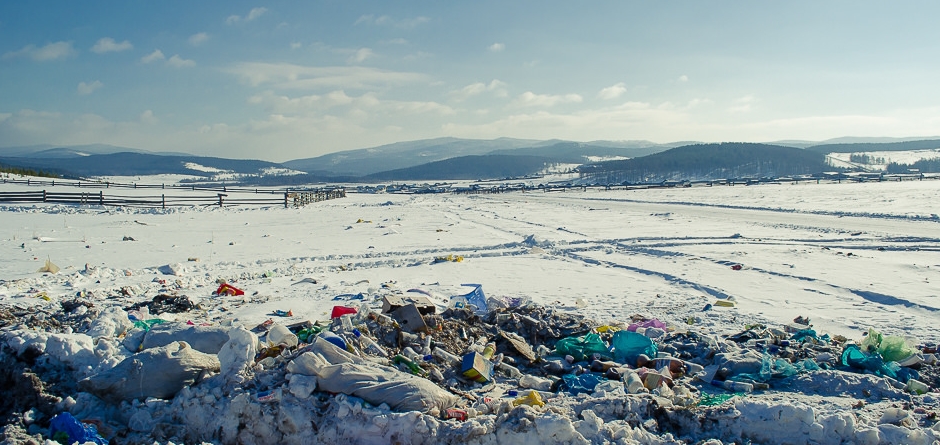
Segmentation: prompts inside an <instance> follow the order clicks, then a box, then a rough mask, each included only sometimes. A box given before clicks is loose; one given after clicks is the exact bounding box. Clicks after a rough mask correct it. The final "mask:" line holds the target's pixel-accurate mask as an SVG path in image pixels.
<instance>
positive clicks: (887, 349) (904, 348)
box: [878, 335, 917, 362]
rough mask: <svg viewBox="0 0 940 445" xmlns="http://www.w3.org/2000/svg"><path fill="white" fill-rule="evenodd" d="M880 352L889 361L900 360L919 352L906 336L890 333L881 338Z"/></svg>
mask: <svg viewBox="0 0 940 445" xmlns="http://www.w3.org/2000/svg"><path fill="white" fill-rule="evenodd" d="M878 352H880V353H881V356H882V357H884V359H885V360H887V361H889V362H899V361H901V360H904V359H906V358H908V357H910V356H912V355H914V354H916V353H917V349H916V348H914V347H913V346H911V344H910V343H909V342H908V341H907V339H905V338H904V337H898V336H894V335H889V336H886V337H884V338H883V339H882V340H881V345H879V346H878Z"/></svg>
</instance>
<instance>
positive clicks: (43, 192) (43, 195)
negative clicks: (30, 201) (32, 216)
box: [42, 190, 46, 202]
mask: <svg viewBox="0 0 940 445" xmlns="http://www.w3.org/2000/svg"><path fill="white" fill-rule="evenodd" d="M42 202H46V191H45V190H43V191H42Z"/></svg>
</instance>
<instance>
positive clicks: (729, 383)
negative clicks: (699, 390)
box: [712, 380, 754, 392]
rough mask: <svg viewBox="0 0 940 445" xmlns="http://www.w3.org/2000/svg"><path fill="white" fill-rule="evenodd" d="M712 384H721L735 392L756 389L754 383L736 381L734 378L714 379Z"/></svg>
mask: <svg viewBox="0 0 940 445" xmlns="http://www.w3.org/2000/svg"><path fill="white" fill-rule="evenodd" d="M712 385H715V386H720V387H722V388H724V389H727V390H728V391H734V392H751V391H754V385H752V384H750V383H744V382H735V381H734V380H712Z"/></svg>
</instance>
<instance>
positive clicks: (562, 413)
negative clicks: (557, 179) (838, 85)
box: [0, 180, 940, 444]
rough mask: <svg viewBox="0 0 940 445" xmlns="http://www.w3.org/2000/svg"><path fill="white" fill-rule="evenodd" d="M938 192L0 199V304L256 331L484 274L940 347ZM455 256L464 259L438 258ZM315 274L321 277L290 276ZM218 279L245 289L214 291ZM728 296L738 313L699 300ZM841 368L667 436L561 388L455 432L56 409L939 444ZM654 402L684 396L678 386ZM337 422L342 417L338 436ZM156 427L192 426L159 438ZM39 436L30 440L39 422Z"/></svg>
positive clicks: (906, 399)
mask: <svg viewBox="0 0 940 445" xmlns="http://www.w3.org/2000/svg"><path fill="white" fill-rule="evenodd" d="M142 182H145V181H142ZM3 187H4V188H5V189H6V190H10V189H14V187H16V186H11V185H5V186H3ZM938 195H940V181H937V180H925V181H909V182H885V183H865V184H819V185H817V184H808V183H804V184H799V185H761V186H749V187H744V186H734V187H727V186H723V187H719V186H715V187H697V188H689V189H663V190H634V191H586V192H582V191H569V192H553V193H542V192H535V193H508V194H495V195H469V196H467V195H385V194H377V195H360V194H350V195H349V196H348V197H347V198H344V199H338V200H333V201H326V202H321V203H316V204H314V205H310V206H308V207H305V208H299V209H294V208H292V209H285V208H279V207H271V208H250V207H236V208H223V209H220V208H215V207H212V208H199V209H172V210H167V211H159V210H139V209H127V210H125V209H114V208H99V207H82V208H78V207H69V206H32V205H29V206H18V205H5V206H3V207H2V208H0V220H2V224H0V299H2V303H5V304H9V305H17V306H20V307H37V308H52V307H58V305H59V302H61V301H65V300H68V299H73V298H75V297H76V296H82V297H86V298H89V299H90V300H91V301H92V302H94V304H95V305H98V306H100V307H108V306H111V305H120V306H126V305H127V304H128V303H130V302H134V301H145V300H149V299H151V298H153V297H154V296H156V295H158V294H160V293H163V292H167V291H168V290H172V291H173V292H174V293H176V294H179V295H186V296H188V297H189V298H190V299H192V300H193V301H195V302H198V303H201V304H202V307H203V308H204V310H201V311H195V312H190V313H185V314H179V315H178V316H177V317H178V318H179V320H180V321H186V320H192V321H194V322H196V323H208V324H215V325H219V324H222V325H226V326H228V325H230V324H231V325H234V326H244V327H246V328H249V329H250V328H252V327H254V326H256V325H257V324H259V323H261V322H263V321H265V320H267V319H268V318H270V317H271V315H270V314H271V313H272V312H273V311H275V310H291V311H292V314H293V316H292V317H289V318H285V319H283V320H279V321H280V322H281V323H284V324H289V323H292V322H298V321H302V320H311V321H316V320H324V319H328V318H329V311H330V309H331V308H332V307H333V306H334V305H336V304H337V301H335V300H334V297H336V296H338V295H348V294H357V293H360V292H362V293H364V294H365V295H370V296H374V295H380V294H382V293H383V292H389V289H401V290H406V289H411V288H421V289H424V290H426V291H428V292H429V293H431V294H432V295H433V296H434V297H435V298H436V301H437V302H438V303H440V304H441V305H442V306H443V305H446V303H447V297H449V296H450V295H454V294H455V293H456V292H458V291H459V290H460V284H462V283H479V284H482V285H483V289H484V291H485V292H486V294H487V296H490V297H528V298H530V299H531V300H532V301H533V302H535V303H538V304H541V305H545V306H547V307H551V308H555V309H558V310H560V311H565V312H571V313H576V314H579V315H584V316H586V317H588V318H590V319H593V320H596V321H597V322H598V323H599V324H608V323H611V324H613V323H618V322H619V323H628V322H629V320H630V317H631V316H632V315H634V314H641V315H644V316H647V317H656V318H658V319H660V320H663V321H665V322H666V323H668V324H670V325H671V326H672V327H673V329H676V330H678V331H684V330H689V331H692V332H694V333H700V334H705V335H719V336H723V335H730V334H734V333H737V332H740V331H742V329H743V327H744V325H745V324H751V323H764V324H766V325H768V326H783V325H786V324H788V323H791V322H792V321H793V320H794V318H796V317H798V316H803V317H807V318H809V319H810V320H811V322H812V324H813V327H814V328H815V329H816V330H817V331H818V332H819V333H829V334H830V335H833V336H834V335H842V336H844V337H846V338H848V339H849V340H860V339H861V338H862V337H863V335H864V333H865V332H867V331H868V329H869V328H874V329H877V330H879V331H881V332H882V333H883V334H885V335H892V336H904V337H909V338H910V339H911V342H912V343H913V344H918V345H920V344H931V343H932V344H935V343H937V342H938V341H940V312H938V310H940V301H938V296H940V253H938V250H940V242H938V241H940V217H938V215H940V200H938V197H940V196H938ZM446 255H460V256H462V257H463V258H464V260H463V261H462V262H438V263H435V261H434V260H435V258H437V257H442V256H446ZM47 259H48V260H51V261H52V262H53V263H55V264H56V265H58V266H59V267H60V268H61V270H60V271H59V273H58V274H55V275H51V274H41V273H37V270H38V269H39V268H40V267H42V266H43V265H44V263H45V262H46V260H47ZM167 265H170V266H172V269H173V270H174V271H175V273H176V274H175V275H168V274H167V269H168V268H166V267H162V266H167ZM734 265H741V266H742V267H741V268H740V270H735V269H734V268H732V266H734ZM305 278H310V279H313V280H316V282H317V284H315V285H314V284H309V283H302V284H294V283H297V282H298V281H300V280H302V279H305ZM220 279H222V280H227V281H228V282H230V283H232V284H234V285H236V286H238V287H240V288H242V289H244V290H245V291H246V294H247V295H246V296H245V297H217V296H213V295H212V292H213V291H214V290H215V287H216V286H217V281H218V280H220ZM43 292H44V294H42V293H43ZM37 295H46V296H48V298H49V300H50V301H46V299H44V298H37ZM719 299H721V300H733V301H734V302H735V303H736V306H735V307H732V308H727V307H717V306H716V307H714V308H712V309H711V310H709V311H702V309H703V308H704V307H705V306H706V305H708V304H714V303H715V302H716V301H718V300H719ZM50 310H52V309H50ZM690 317H691V320H692V321H693V323H692V324H691V325H690V324H687V323H686V321H687V320H689V319H690ZM17 335H19V336H20V337H21V338H24V336H25V335H26V334H24V333H23V332H18V333H17ZM71 335H79V334H77V333H76V334H71ZM98 349H102V348H101V347H99V348H98ZM109 354H110V355H109ZM126 355H128V354H127V352H126V351H123V352H120V353H118V352H112V353H101V354H98V356H97V358H95V359H91V358H89V359H88V361H91V362H94V363H85V362H82V363H81V365H83V366H85V367H84V368H82V367H78V368H79V369H78V370H77V371H74V372H75V373H77V374H82V373H84V374H85V375H91V374H94V373H95V372H100V371H102V370H103V369H104V368H107V367H109V366H113V365H114V363H116V362H117V361H118V360H117V358H123V357H124V356H126ZM102 357H104V358H102ZM109 357H110V358H109ZM101 363H106V364H101ZM837 374H838V375H837V376H833V375H832V371H821V372H817V373H810V374H808V375H804V376H802V377H801V379H802V380H801V383H800V384H801V385H804V386H805V387H806V388H809V389H805V390H793V389H791V390H786V391H778V390H774V391H766V392H755V393H753V394H751V395H748V396H746V397H738V398H735V399H732V401H729V402H726V403H725V404H724V405H722V406H723V408H722V409H720V410H719V409H714V410H711V411H707V412H704V411H699V412H695V411H694V410H688V412H686V414H683V415H689V416H691V417H690V419H692V420H686V421H683V420H681V419H680V418H679V417H681V416H682V415H679V414H677V415H676V416H678V417H673V418H671V419H672V420H670V421H669V422H666V421H665V420H664V419H663V418H658V422H659V424H658V427H654V426H652V425H648V424H646V423H644V422H645V421H644V418H643V415H649V416H651V418H652V417H655V416H653V414H652V413H653V412H654V411H655V409H653V408H650V407H649V406H650V404H653V402H652V401H651V400H653V399H649V398H637V397H636V396H623V395H621V396H617V395H616V393H610V394H603V393H602V394H600V395H598V394H597V393H595V394H594V395H593V396H587V395H581V396H577V397H575V396H567V397H566V396H561V397H558V398H556V399H552V400H550V401H549V403H548V405H547V406H546V407H545V408H541V409H535V408H528V407H525V408H524V409H523V408H518V409H516V410H513V411H511V412H510V413H508V414H504V415H503V416H502V417H500V416H481V417H478V418H475V419H471V420H470V421H468V422H466V423H462V424H461V423H457V422H456V421H453V420H450V421H442V420H440V419H438V418H434V417H432V416H428V415H421V414H418V413H414V412H412V413H404V414H403V413H394V412H388V411H387V410H384V409H383V407H378V408H375V407H371V408H363V407H362V406H361V405H359V404H356V403H355V402H354V401H351V400H353V399H352V398H345V397H339V398H332V399H329V400H325V401H324V400H319V399H317V401H315V402H314V401H311V402H304V401H303V400H293V399H292V401H291V402H290V403H288V402H286V401H285V402H282V403H281V407H280V409H279V410H278V409H273V408H271V405H270V404H269V405H264V406H261V405H260V404H258V403H249V402H248V401H247V399H245V400H242V399H241V398H239V396H227V395H225V394H223V393H221V392H220V393H219V394H215V396H211V395H206V394H205V391H207V389H205V388H203V389H200V386H199V385H197V386H194V387H193V389H192V390H187V393H186V394H185V395H181V396H178V397H177V400H175V401H171V402H168V403H158V401H156V400H152V401H150V402H147V403H144V402H137V403H136V404H134V403H127V402H125V403H124V404H123V405H122V406H121V407H120V408H119V409H118V408H115V407H113V406H111V407H109V405H106V404H103V403H100V402H99V401H96V400H95V399H94V398H93V397H92V396H90V395H87V394H83V395H75V396H74V398H75V399H76V400H78V403H77V404H66V405H68V406H66V405H63V407H65V408H69V409H70V410H71V411H72V412H77V413H81V414H83V415H84V416H85V417H98V418H104V419H105V420H107V421H111V422H112V423H113V424H115V425H114V426H113V427H112V428H114V429H118V430H119V429H120V426H121V425H125V426H126V425H128V422H130V420H129V419H130V418H132V417H133V416H134V413H144V414H137V417H136V420H135V422H136V423H134V426H133V427H132V428H131V431H132V432H133V434H130V435H125V436H123V437H124V438H123V439H122V440H124V441H125V442H133V441H138V442H140V443H144V442H146V440H148V439H147V438H148V437H150V439H149V440H151V441H152V440H154V439H156V440H161V441H163V440H173V439H174V438H175V440H177V441H180V440H182V441H193V440H195V439H198V440H205V441H212V442H216V441H219V442H227V443H231V442H232V437H231V436H225V437H222V436H218V435H213V433H212V432H211V431H213V429H218V428H220V427H219V425H218V424H217V423H213V422H214V420H213V419H214V418H218V417H224V415H223V414H224V412H229V411H218V410H223V409H224V410H230V411H231V412H239V413H241V414H242V415H245V413H247V412H249V411H251V412H256V414H258V415H259V416H260V417H258V418H255V419H254V420H251V421H247V422H248V423H247V426H245V425H242V427H243V428H255V429H258V430H257V432H256V433H253V434H254V435H251V436H250V438H247V437H249V436H245V435H242V436H239V439H238V440H239V441H242V442H250V443H279V442H280V443H283V442H296V443H303V441H304V440H307V443H310V442H309V440H312V439H313V438H315V439H316V440H321V441H326V442H331V441H332V442H334V443H339V442H352V443H387V442H393V441H396V440H397V441H400V442H401V443H408V442H414V441H420V440H429V441H430V440H431V439H429V438H434V439H435V440H434V441H441V442H457V441H468V442H478V443H518V442H520V441H521V442H528V443H545V442H559V443H562V442H570V443H576V442H579V441H582V440H586V441H588V442H594V443H604V442H613V443H616V442H619V443H695V442H702V441H706V440H710V439H714V440H715V442H714V443H718V442H719V441H720V442H723V443H732V442H737V443H745V442H747V441H750V440H753V442H754V443H927V444H929V443H934V441H936V440H937V438H938V437H940V431H936V427H934V424H935V423H936V411H937V410H938V401H937V394H936V393H928V394H927V395H922V396H911V395H908V394H904V393H903V392H902V391H898V390H896V389H894V388H891V387H890V385H886V384H884V382H883V381H881V379H880V378H879V377H874V376H863V375H856V374H847V373H837ZM85 375H81V377H84V376H85ZM833 381H836V384H833V383H832V382H833ZM833 385H835V387H834V386H833ZM706 386H708V385H706ZM501 387H502V386H501ZM836 387H840V388H843V389H837V388H836ZM477 389H478V390H479V389H480V388H477ZM200 391H202V392H200ZM863 392H864V393H866V394H869V395H868V396H863V395H861V394H862V393H863ZM872 394H874V395H872ZM666 396H667V397H665V398H666V399H669V397H672V399H670V400H672V401H673V402H675V401H676V396H675V395H672V396H669V395H666ZM316 397H317V396H316V395H314V396H313V398H316ZM647 397H650V396H647ZM866 397H868V398H866ZM182 398H185V400H183V399H182ZM195 399H199V400H202V399H205V400H206V402H205V403H194V402H192V400H195ZM209 399H212V400H211V401H210V400H209ZM221 399H225V400H226V401H225V402H224V403H223V402H220V401H219V400H221ZM859 400H862V401H863V402H864V403H861V404H859ZM304 403H311V404H314V405H316V406H318V407H320V408H322V409H323V410H326V412H327V414H325V415H326V416H328V417H324V418H329V419H332V420H330V421H324V420H323V419H324V418H319V419H320V422H321V426H320V427H319V430H318V431H320V432H321V433H319V435H314V436H311V435H310V434H313V433H311V432H310V431H308V430H309V428H304V427H302V426H297V425H294V426H290V427H287V426H285V424H286V423H291V422H295V421H297V419H299V418H302V417H303V416H302V415H301V414H298V413H297V412H296V411H297V410H303V409H304V406H305V405H304ZM657 403H660V402H657ZM197 405H198V406H197ZM213 406H214V407H215V408H213ZM259 406H260V408H259ZM308 408H309V406H308ZM239 410H241V411H239ZM252 410H254V411H252ZM330 410H333V411H330ZM892 410H898V411H902V412H901V413H895V412H894V411H892ZM643 413H646V414H643ZM689 413H691V414H689ZM885 413H888V414H891V415H888V417H885V415H886V414H885ZM262 414H263V415H262ZM895 414H896V415H895ZM892 415H895V417H898V416H900V417H898V418H897V419H895V418H894V417H892ZM337 416H339V417H337ZM631 416H632V417H631ZM637 416H639V417H637ZM696 416H697V417H696ZM905 416H907V417H905ZM376 418H381V419H383V420H381V421H377V420H375V419H376ZM187 419H188V420H187ZM338 419H341V420H338ZM631 419H632V421H631ZM703 419H706V420H703ZM899 419H900V420H899ZM215 422H218V420H216V421H215ZM242 422H243V423H244V422H246V421H245V420H243V421H242ZM330 422H332V423H330ZM342 422H345V423H343V425H345V427H347V428H345V429H344V427H342V426H337V425H338V424H340V423H342ZM670 422H672V423H670ZM683 422H687V423H695V424H696V425H697V426H696V425H693V426H690V425H688V424H685V423H683ZM696 422H698V423H696ZM360 423H361V425H360ZM654 423H655V422H654ZM38 424H41V422H37V425H38ZM168 424H172V425H174V426H178V425H188V427H189V428H195V426H194V425H201V428H203V430H202V431H201V432H199V433H193V432H188V433H187V432H180V431H177V430H173V431H172V432H169V433H168V432H167V431H165V430H162V431H161V432H159V433H156V432H154V431H156V430H155V428H157V427H160V425H164V426H163V427H160V428H164V429H165V428H166V427H165V425H168ZM670 424H671V425H672V427H671V428H668V427H666V426H665V425H670ZM263 425H267V426H263ZM329 425H332V427H330V428H334V429H333V430H329V428H327V426H329ZM357 425H358V426H359V427H361V428H359V427H356V426H357ZM931 427H934V428H935V429H931ZM37 428H38V427H34V428H33V432H34V433H40V432H42V431H41V430H40V429H37ZM179 428H183V429H185V427H179ZM293 430H297V431H295V433H294V434H293V435H292V434H291V433H290V431H293ZM326 430H329V431H333V432H332V433H329V434H327V433H324V432H323V431H326ZM300 431H303V432H300ZM337 431H339V432H337ZM523 433H531V434H523ZM223 436H224V435H223Z"/></svg>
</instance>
